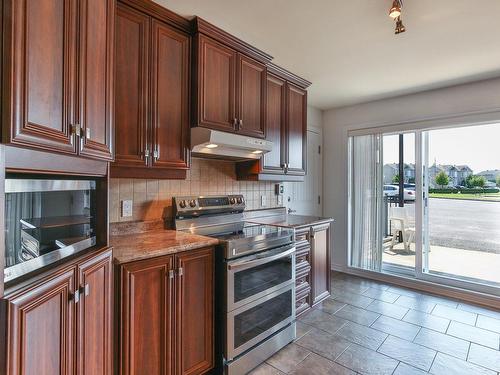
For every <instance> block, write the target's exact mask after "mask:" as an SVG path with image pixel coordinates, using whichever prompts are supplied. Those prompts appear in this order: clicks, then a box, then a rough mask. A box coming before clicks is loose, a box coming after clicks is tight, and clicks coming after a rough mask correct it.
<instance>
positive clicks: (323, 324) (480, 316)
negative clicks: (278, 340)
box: [251, 274, 500, 375]
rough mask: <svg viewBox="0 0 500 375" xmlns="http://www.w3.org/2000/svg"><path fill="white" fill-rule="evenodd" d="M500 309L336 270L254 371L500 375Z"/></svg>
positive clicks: (259, 374) (266, 374)
mask: <svg viewBox="0 0 500 375" xmlns="http://www.w3.org/2000/svg"><path fill="white" fill-rule="evenodd" d="M499 372H500V311H494V310H489V309H485V308H483V307H479V306H474V305H471V304H467V303H463V302H460V301H456V300H452V299H446V298H443V297H438V296H433V295H428V294H424V293H420V292H417V291H414V290H411V289H405V288H399V287H395V286H390V285H386V284H382V283H379V282H376V281H372V280H367V279H362V278H358V277H352V276H348V275H345V274H336V275H335V276H334V277H333V279H332V297H331V298H329V299H328V300H326V301H324V302H323V303H322V304H321V306H318V307H317V308H314V309H312V310H311V311H310V312H308V313H307V314H305V315H303V316H301V317H300V318H299V319H298V322H297V340H295V342H294V343H292V344H290V345H288V346H287V347H286V348H284V349H283V350H281V351H280V352H279V353H277V354H276V355H274V356H273V357H271V358H270V359H269V360H267V361H266V363H264V364H263V365H261V366H259V367H258V368H257V369H255V370H254V371H252V372H251V374H252V375H283V374H297V375H298V374H304V375H306V374H307V375H315V374H318V375H322V374H329V375H330V374H332V375H335V374H339V375H347V374H350V375H354V374H367V375H384V374H389V375H391V374H393V375H418V374H426V373H430V374H434V375H476V374H481V375H500V373H499Z"/></svg>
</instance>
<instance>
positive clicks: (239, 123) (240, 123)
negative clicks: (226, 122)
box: [238, 119, 243, 130]
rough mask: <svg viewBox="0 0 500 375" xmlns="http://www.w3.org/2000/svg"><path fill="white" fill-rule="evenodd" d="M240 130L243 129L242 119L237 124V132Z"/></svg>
mask: <svg viewBox="0 0 500 375" xmlns="http://www.w3.org/2000/svg"><path fill="white" fill-rule="evenodd" d="M241 128H243V120H242V119H240V120H239V122H238V130H240V129H241Z"/></svg>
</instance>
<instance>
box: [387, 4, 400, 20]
mask: <svg viewBox="0 0 500 375" xmlns="http://www.w3.org/2000/svg"><path fill="white" fill-rule="evenodd" d="M400 15H401V3H400V2H399V0H394V1H393V2H392V7H391V10H389V17H391V18H394V19H396V18H398V17H399V16H400Z"/></svg>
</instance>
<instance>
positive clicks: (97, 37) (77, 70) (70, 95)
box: [2, 0, 115, 160]
mask: <svg viewBox="0 0 500 375" xmlns="http://www.w3.org/2000/svg"><path fill="white" fill-rule="evenodd" d="M3 3H4V6H3V23H4V25H3V26H4V53H3V77H4V79H3V90H2V93H3V103H4V106H3V113H2V123H3V125H2V139H3V142H4V143H10V144H13V145H18V146H23V147H28V148H36V149H42V150H45V151H52V152H57V153H61V152H62V153H66V154H81V155H83V156H87V157H91V158H97V159H105V160H109V159H111V158H112V151H111V150H112V145H111V143H112V138H111V126H112V118H111V103H112V100H111V98H112V97H111V95H112V86H113V81H112V78H113V76H112V67H113V65H112V59H111V56H112V53H111V51H112V44H113V34H112V29H113V28H112V25H113V15H114V5H115V3H114V0H85V1H76V0H67V1H63V0H59V1H57V0H39V1H29V0H19V1H18V0H5V1H4V2H3ZM82 125H83V126H84V130H85V135H89V137H81V136H80V134H81V132H80V131H79V130H80V129H81V126H82ZM87 129H88V130H87ZM83 135H84V134H82V136H83ZM80 140H81V141H80ZM80 143H81V145H80Z"/></svg>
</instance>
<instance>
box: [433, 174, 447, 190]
mask: <svg viewBox="0 0 500 375" xmlns="http://www.w3.org/2000/svg"><path fill="white" fill-rule="evenodd" d="M434 180H435V181H436V184H438V185H439V186H441V189H442V188H444V187H445V186H447V185H448V183H449V182H450V178H449V177H448V175H447V174H446V173H445V172H444V171H441V172H439V173H438V174H437V175H436V177H435V178H434Z"/></svg>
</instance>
